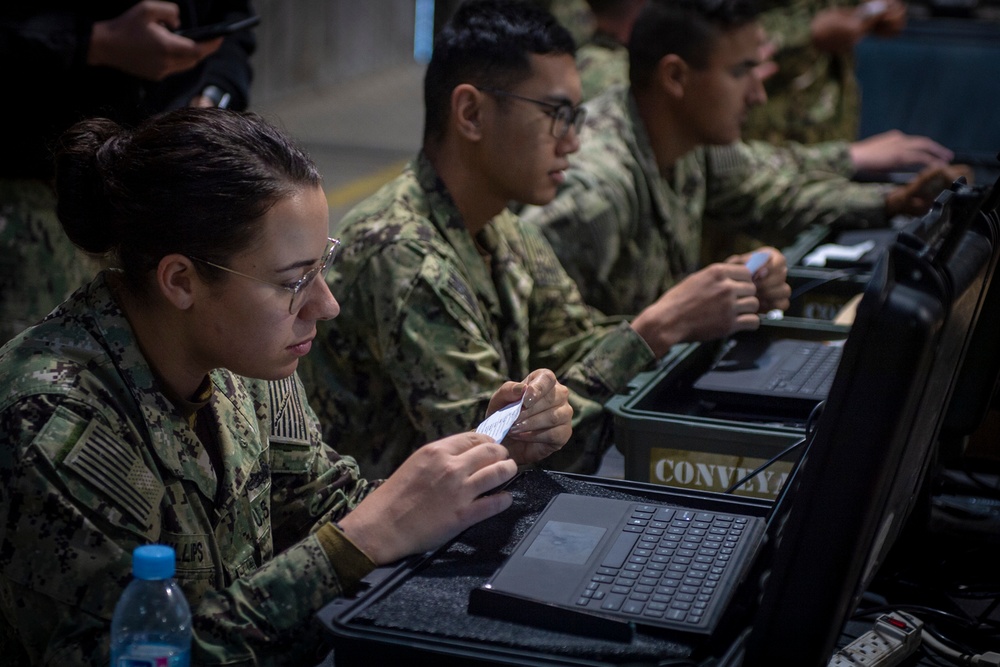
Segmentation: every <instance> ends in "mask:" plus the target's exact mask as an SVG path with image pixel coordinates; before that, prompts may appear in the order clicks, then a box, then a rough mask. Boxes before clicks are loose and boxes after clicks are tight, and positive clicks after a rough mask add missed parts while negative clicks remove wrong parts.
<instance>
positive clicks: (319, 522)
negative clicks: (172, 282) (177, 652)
mask: <svg viewBox="0 0 1000 667" xmlns="http://www.w3.org/2000/svg"><path fill="white" fill-rule="evenodd" d="M210 379H211V392H210V396H208V397H207V400H206V403H205V404H204V405H203V406H201V408H200V409H198V410H197V412H194V413H193V414H194V417H193V419H197V420H207V421H205V422H204V423H203V424H201V425H200V426H199V427H197V431H198V432H199V433H204V432H206V429H207V430H208V431H210V432H212V436H211V437H212V438H213V439H214V440H215V441H216V445H217V448H216V449H215V450H214V451H216V452H218V454H217V456H216V458H217V459H219V461H220V462H219V463H217V464H216V465H213V464H212V462H211V460H212V459H211V457H210V454H209V450H208V449H207V448H206V447H205V446H204V445H203V444H202V441H201V440H199V437H198V435H197V434H196V428H195V427H193V426H192V421H193V419H192V418H189V417H185V416H184V415H182V413H181V411H180V410H179V409H178V408H176V407H175V406H174V404H173V403H171V402H170V400H169V399H168V398H167V397H166V396H165V395H164V394H163V393H161V392H160V391H159V390H158V389H157V384H158V381H157V380H156V379H155V377H154V375H153V373H152V372H151V370H150V368H149V366H148V365H147V363H146V362H145V360H144V358H143V357H142V355H141V352H140V350H139V347H138V345H137V343H136V340H135V338H134V336H133V333H132V331H131V328H130V327H129V324H128V322H127V320H126V319H125V317H124V315H123V314H122V312H121V310H120V309H119V307H118V306H117V304H116V303H115V301H114V299H113V298H112V296H111V293H110V290H109V288H108V286H107V285H106V283H105V279H104V274H101V275H99V276H98V278H97V279H95V280H94V281H93V282H92V283H91V284H90V285H88V286H85V287H83V288H81V289H80V290H78V291H77V292H76V293H75V294H74V295H73V296H72V297H71V298H70V299H69V300H68V301H67V302H66V303H64V304H63V305H62V306H61V307H60V308H59V309H57V310H56V311H55V312H54V313H53V314H52V315H51V316H50V317H49V318H48V319H46V320H45V321H43V322H42V323H40V324H39V325H37V326H35V327H33V328H30V329H28V330H27V331H25V332H24V333H22V334H21V335H19V336H18V337H17V338H15V339H14V340H12V341H10V342H9V343H8V344H7V345H6V346H5V347H4V348H3V349H2V350H0V387H2V388H3V391H2V397H0V443H2V445H0V607H2V609H3V616H4V617H5V619H6V624H7V625H8V627H7V628H6V630H7V631H8V632H9V631H10V630H11V629H13V630H14V631H15V632H16V634H17V635H18V637H19V640H20V644H21V647H22V648H23V649H24V650H25V651H26V653H27V657H28V659H29V660H30V661H31V663H32V664H53V665H64V664H72V665H81V664H88V665H107V664H108V660H109V653H108V647H109V642H108V638H109V637H108V635H109V629H110V622H111V617H112V612H113V610H114V606H115V603H116V602H117V600H118V598H119V596H120V595H121V592H122V590H123V589H124V587H125V586H126V585H127V584H128V583H129V581H130V580H131V555H132V550H133V548H134V547H136V546H137V545H139V544H145V543H151V542H156V543H162V544H168V545H170V546H172V547H174V549H175V551H176V555H177V573H176V579H177V580H178V582H179V583H180V585H181V587H182V588H183V590H184V594H185V596H186V598H187V600H188V602H189V603H190V605H191V609H192V613H193V616H194V628H195V642H194V646H193V647H192V664H199V665H201V664H217V663H224V664H227V665H244V664H246V665H250V664H253V665H257V664H281V663H285V664H314V663H309V662H308V660H310V659H313V657H311V656H308V655H303V654H304V653H305V654H308V653H309V652H315V651H316V649H317V647H318V637H317V636H314V635H312V634H311V633H314V632H315V631H314V630H312V629H309V626H310V621H311V619H312V616H313V615H314V613H315V612H316V611H317V610H318V609H319V608H320V607H321V606H322V605H323V604H325V603H326V602H328V601H329V600H330V599H332V598H334V597H336V596H338V595H340V594H341V592H342V590H343V589H344V588H345V587H346V586H350V585H353V584H354V583H355V582H356V581H357V579H359V578H360V577H361V576H363V575H364V574H365V573H366V572H367V570H366V569H365V567H364V565H363V563H364V562H365V561H367V559H366V558H365V557H364V556H363V554H360V552H358V551H357V550H356V549H355V548H354V547H353V546H348V547H347V549H346V551H345V547H344V544H343V543H344V542H346V538H344V537H343V536H342V534H341V533H339V531H337V530H336V529H335V528H334V527H333V526H332V525H331V524H330V523H329V522H330V521H331V520H333V519H337V518H339V517H340V516H342V515H343V514H344V513H345V512H347V511H348V510H349V509H350V508H352V507H354V506H355V505H356V504H357V503H358V502H359V501H360V500H361V499H362V498H363V497H364V496H365V495H366V494H367V493H368V491H369V490H370V489H371V488H373V485H370V484H369V483H368V482H366V481H365V480H363V479H361V478H360V477H359V475H358V469H357V466H356V465H355V463H354V462H353V461H352V460H350V459H349V458H340V457H339V456H338V455H337V454H336V453H335V452H333V451H332V450H331V449H330V448H328V447H327V446H326V445H325V444H324V443H323V442H322V441H321V440H320V435H319V429H318V425H317V423H316V419H315V415H314V414H313V413H312V411H311V410H310V409H309V406H308V404H307V403H306V402H305V401H304V400H303V396H304V392H303V390H302V387H301V384H300V383H299V382H298V380H297V379H296V378H295V376H292V377H291V378H287V379H285V380H282V381H278V382H264V381H260V380H249V379H246V378H241V377H238V376H235V375H233V374H231V373H229V372H227V371H222V370H216V371H213V372H212V373H211V374H210ZM206 386H208V384H207V383H206ZM213 453H214V452H213ZM217 466H218V468H217ZM217 469H218V471H219V472H220V473H221V474H218V475H217V472H216V471H217ZM338 536H339V537H338ZM331 545H332V546H331ZM347 545H350V543H349V542H347ZM351 549H353V552H351V551H350V550H351ZM331 553H336V554H341V553H347V555H348V558H347V560H346V561H345V562H342V563H338V564H337V566H333V565H331V561H330V555H329V554H331ZM359 556H360V558H359ZM370 567H371V566H369V567H368V568H367V569H370ZM310 640H311V641H310Z"/></svg>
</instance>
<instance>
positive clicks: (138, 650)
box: [114, 644, 191, 667]
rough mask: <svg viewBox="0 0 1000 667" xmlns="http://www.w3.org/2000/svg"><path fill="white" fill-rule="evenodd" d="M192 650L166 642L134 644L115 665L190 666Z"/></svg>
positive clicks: (118, 666)
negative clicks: (169, 644)
mask: <svg viewBox="0 0 1000 667" xmlns="http://www.w3.org/2000/svg"><path fill="white" fill-rule="evenodd" d="M190 657H191V652H190V651H189V650H187V649H180V648H177V647H176V646H168V645H166V644H132V645H130V646H128V647H127V648H126V649H125V650H124V651H123V652H122V653H121V655H119V656H118V659H117V660H116V661H115V663H114V667H188V665H189V664H190Z"/></svg>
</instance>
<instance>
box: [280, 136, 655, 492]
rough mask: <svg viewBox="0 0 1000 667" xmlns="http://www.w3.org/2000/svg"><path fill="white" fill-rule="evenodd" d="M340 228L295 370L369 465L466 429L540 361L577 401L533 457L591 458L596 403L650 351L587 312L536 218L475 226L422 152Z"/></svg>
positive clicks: (604, 438)
mask: <svg viewBox="0 0 1000 667" xmlns="http://www.w3.org/2000/svg"><path fill="white" fill-rule="evenodd" d="M341 238H342V241H343V248H344V250H343V252H342V254H341V257H340V258H339V259H338V260H337V262H338V263H337V264H335V265H334V269H335V271H334V273H333V274H332V275H331V278H330V284H331V289H332V291H333V293H334V295H336V297H337V299H338V300H340V303H341V306H342V310H341V313H340V316H339V317H337V318H336V319H334V320H330V321H327V322H320V323H319V335H318V337H317V341H316V342H317V345H315V346H314V347H313V350H312V352H311V353H310V354H309V355H307V357H305V358H304V359H303V360H302V365H301V366H300V374H301V376H302V380H303V382H304V383H305V385H306V388H307V390H308V391H309V397H310V401H311V403H312V405H313V407H314V408H316V410H317V412H318V413H319V415H320V416H321V418H322V420H323V421H324V422H325V421H326V419H327V418H329V419H330V420H331V422H330V423H331V424H333V426H332V428H333V430H334V431H335V432H337V433H338V434H339V438H338V448H339V449H340V451H341V452H343V453H345V454H350V455H352V456H354V457H356V458H357V460H358V462H359V464H360V465H361V470H362V471H363V472H364V473H365V474H368V475H373V476H382V475H384V474H386V473H388V472H389V471H391V470H393V469H395V468H396V467H397V466H398V465H399V464H400V463H401V462H402V461H403V460H404V459H405V458H406V457H407V456H408V455H409V454H410V453H411V452H412V451H413V450H414V449H415V448H417V447H419V446H420V445H422V444H423V443H425V442H428V441H431V440H434V439H437V438H440V437H442V436H445V435H448V434H451V433H455V432H460V431H467V430H472V429H474V428H475V427H476V425H477V424H478V423H479V421H481V420H482V419H483V418H484V416H485V414H486V408H487V404H488V403H489V400H490V397H491V396H492V395H493V393H494V392H495V391H496V390H497V389H498V388H499V387H500V385H501V384H502V383H503V382H505V381H507V380H510V379H514V380H521V379H523V378H524V377H525V376H526V375H527V374H528V373H529V372H530V371H531V370H533V369H537V368H549V369H551V370H552V371H553V372H554V373H555V374H556V375H557V376H558V377H559V378H560V380H561V382H563V383H564V384H565V385H566V386H567V387H569V389H570V391H571V398H570V402H571V404H572V406H573V410H574V415H573V427H574V430H573V436H572V439H571V440H570V442H569V443H568V444H567V445H566V446H565V447H563V449H562V450H561V451H559V452H557V453H556V454H554V455H553V456H551V457H549V458H548V459H546V460H545V461H543V462H542V463H543V464H544V465H546V466H549V467H553V468H559V469H563V470H572V471H578V472H593V471H594V470H596V469H597V467H598V464H599V462H600V456H601V454H602V453H603V452H604V451H605V450H606V448H607V446H608V444H609V443H610V439H609V438H610V426H611V424H610V421H609V419H608V418H607V417H606V416H605V415H604V414H603V403H604V402H605V400H607V399H608V398H609V397H610V396H611V395H612V394H613V393H614V392H616V391H618V390H620V389H622V388H623V387H624V386H625V384H626V382H627V381H628V380H629V379H631V378H632V377H633V376H634V375H635V374H636V373H637V372H638V371H640V370H642V369H643V368H644V367H645V366H646V365H647V364H648V363H650V362H651V361H653V354H652V351H651V350H650V349H649V347H648V346H647V345H646V343H645V342H644V341H643V340H642V339H641V338H640V337H639V336H638V334H636V333H635V331H634V330H632V329H631V327H629V326H628V324H627V323H625V322H621V321H617V320H616V321H615V322H614V323H611V322H601V323H595V321H594V319H593V316H592V314H591V312H590V311H589V310H588V308H587V307H586V306H585V305H584V303H583V301H582V300H581V298H580V293H579V292H578V291H577V289H576V286H575V285H574V284H573V281H572V280H571V279H570V278H569V276H567V275H566V273H565V272H564V271H563V270H562V268H561V267H560V266H559V262H558V260H557V259H556V257H555V255H553V253H552V249H551V248H550V247H549V245H548V244H547V243H546V242H545V239H544V238H542V236H541V234H539V233H538V231H537V229H535V228H532V227H527V226H525V225H523V224H522V223H521V222H520V220H519V219H518V218H517V217H516V216H515V215H513V214H512V213H511V212H509V211H504V212H503V213H501V214H500V215H498V216H497V217H496V218H494V219H493V220H492V221H491V222H490V223H489V224H487V225H486V227H485V228H484V230H483V231H482V232H481V233H480V234H479V235H477V237H476V238H475V239H473V237H472V235H470V234H469V231H468V229H467V228H466V226H465V223H464V222H463V220H462V219H461V217H460V214H459V212H458V210H457V208H456V207H455V204H454V202H453V200H452V199H451V196H450V195H449V194H448V192H447V191H446V190H445V188H444V184H443V183H442V182H441V181H440V179H439V178H438V177H437V174H436V173H435V171H434V169H433V167H432V166H431V164H430V162H429V160H428V159H427V158H426V156H423V155H420V156H419V157H418V158H417V160H416V161H415V162H413V163H411V164H410V165H409V166H408V167H407V168H406V169H405V170H404V172H403V173H402V175H400V176H399V177H397V178H396V179H395V180H394V181H392V182H390V183H388V184H387V185H386V186H384V187H383V188H382V189H381V190H380V191H379V192H377V193H376V194H374V195H373V196H372V197H370V198H369V199H367V200H366V201H364V202H362V203H361V204H359V205H358V206H357V207H356V208H355V209H354V210H353V211H352V212H351V213H349V214H348V215H347V217H346V218H345V220H344V225H343V230H342V236H341ZM477 246H478V247H477ZM387 415H396V418H395V420H394V421H387V419H386V416H387Z"/></svg>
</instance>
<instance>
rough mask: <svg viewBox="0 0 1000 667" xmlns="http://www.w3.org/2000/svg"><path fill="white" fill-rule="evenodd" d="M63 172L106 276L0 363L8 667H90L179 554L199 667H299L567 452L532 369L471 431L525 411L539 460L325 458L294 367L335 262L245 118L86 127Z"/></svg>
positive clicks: (548, 385)
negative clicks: (382, 569) (324, 622)
mask: <svg viewBox="0 0 1000 667" xmlns="http://www.w3.org/2000/svg"><path fill="white" fill-rule="evenodd" d="M56 164H57V173H56V183H57V193H58V213H59V218H60V220H61V222H62V224H63V226H64V228H65V231H66V233H67V235H68V236H69V237H70V238H71V239H72V240H73V241H74V243H76V244H78V245H79V246H81V247H82V248H84V249H85V250H87V251H89V252H93V253H99V254H102V255H105V256H106V257H107V258H108V263H109V265H110V267H111V268H110V269H108V270H106V271H103V272H101V273H99V274H98V275H97V277H96V278H94V279H93V281H92V282H90V283H89V284H88V285H85V286H83V287H81V288H80V289H79V290H78V291H77V292H76V293H75V294H74V295H73V296H71V297H70V298H69V299H68V300H67V301H65V302H64V303H63V304H62V305H61V306H59V307H58V308H57V309H56V310H55V311H54V312H53V313H52V314H51V315H50V316H49V317H48V318H46V319H45V320H44V321H42V322H41V323H39V324H37V325H35V326H32V327H29V328H28V329H26V330H25V331H23V332H22V333H20V334H19V335H18V336H17V337H15V338H14V339H13V340H11V341H9V342H8V343H7V344H6V345H5V346H3V347H2V348H0V611H2V614H0V630H2V632H0V635H6V637H7V640H8V643H7V645H6V646H5V647H4V648H5V650H4V653H3V655H4V660H5V661H8V663H9V664H46V665H49V664H60V665H64V664H71V665H93V666H95V667H98V666H103V665H107V664H108V660H109V653H108V649H109V626H110V622H111V618H112V613H113V610H114V606H115V603H116V601H117V600H118V598H119V596H120V595H121V593H122V591H123V589H124V588H125V586H126V585H127V584H128V582H129V580H130V578H131V577H130V571H131V570H130V563H131V554H132V551H133V549H134V548H135V547H136V546H137V545H140V544H146V543H161V544H166V545H169V546H171V547H173V548H174V550H175V552H176V555H177V570H176V575H175V578H176V579H177V581H178V582H179V584H180V585H181V587H182V589H183V591H184V595H185V597H186V599H187V601H188V602H189V604H190V605H191V608H192V610H193V618H194V620H193V628H194V643H193V647H192V658H191V664H193V665H204V664H247V665H249V664H254V665H257V664H268V665H271V664H287V665H311V664H316V663H318V662H319V660H320V658H321V657H322V656H321V655H318V654H317V651H319V650H320V649H321V647H322V646H323V644H324V642H322V641H321V639H320V636H319V635H318V634H317V629H316V628H315V627H314V626H313V625H312V623H311V621H312V618H313V615H314V614H315V613H316V612H317V611H318V610H319V609H320V608H321V607H322V606H323V605H324V604H326V603H327V602H329V601H330V600H331V599H333V598H335V597H337V596H339V595H341V594H343V593H344V592H346V591H350V590H352V589H354V588H355V587H356V585H357V584H358V582H359V580H360V579H361V578H362V577H363V576H365V575H366V574H367V573H368V572H369V571H371V570H372V569H373V568H374V567H376V566H377V565H383V564H388V563H391V562H393V561H396V560H398V559H399V558H401V557H403V556H406V555H409V554H416V553H422V552H424V551H427V550H429V549H433V548H436V547H437V546H439V545H440V544H442V543H444V542H445V541H446V540H448V539H450V538H451V537H453V536H454V535H457V534H458V533H459V532H460V531H462V530H463V529H465V528H466V527H468V526H470V525H472V524H474V523H476V522H477V521H479V520H481V519H484V518H486V517H489V516H492V515H494V514H496V513H498V512H500V511H503V510H504V509H505V508H506V507H508V506H509V505H510V503H511V497H510V495H509V494H508V493H506V492H503V491H500V492H497V493H493V494H487V492H488V491H491V490H493V489H495V488H496V487H497V486H498V485H500V484H502V483H504V482H505V481H507V480H509V479H510V478H511V477H512V476H513V475H514V474H515V472H516V470H517V466H518V465H519V464H530V463H533V462H535V461H537V460H538V459H539V458H541V457H543V456H545V455H546V454H548V453H549V452H552V451H555V450H557V449H558V448H559V447H560V446H561V445H562V444H563V443H564V442H565V441H566V440H567V439H568V437H569V433H570V415H571V409H570V407H569V405H568V403H567V394H568V392H567V391H566V388H565V387H562V386H561V385H559V384H558V383H557V382H556V380H555V376H554V375H553V374H552V373H551V372H549V371H539V372H537V373H536V374H535V375H534V377H533V378H532V379H531V380H530V381H528V382H526V383H514V382H508V383H503V384H502V386H500V388H499V390H497V391H495V392H494V393H493V395H492V397H491V399H490V406H489V408H488V409H487V412H492V411H495V410H497V409H498V408H500V407H503V406H505V405H507V404H509V403H511V402H515V401H519V400H522V399H523V401H524V405H525V407H524V408H523V409H522V411H521V415H520V417H519V421H520V423H521V424H522V425H523V427H524V428H526V429H528V430H530V431H533V432H534V433H536V434H537V437H536V439H535V441H534V442H533V443H532V446H524V447H517V446H512V447H510V448H508V447H504V446H503V445H500V444H497V443H495V442H494V441H493V439H492V438H491V437H490V436H488V435H481V434H478V433H458V434H451V435H449V437H445V438H442V439H440V440H437V441H435V442H432V443H430V444H428V445H426V446H424V447H421V448H420V449H418V450H417V451H415V452H414V453H413V455H412V456H411V457H409V458H408V459H407V460H406V462H404V463H403V464H402V465H401V466H400V468H399V470H398V471H397V472H396V473H395V474H393V475H392V476H391V477H389V478H388V479H385V480H370V479H365V478H363V477H362V476H361V475H360V474H359V471H358V467H357V465H356V463H355V462H354V461H353V460H352V459H350V458H349V457H342V456H341V455H340V454H338V453H337V452H336V451H335V450H334V449H333V448H331V447H330V446H329V445H327V444H326V443H325V442H324V441H323V440H322V439H321V436H320V427H319V424H318V423H317V421H316V417H315V414H314V413H313V411H312V410H311V409H310V407H309V404H308V403H307V402H306V399H305V393H304V391H303V388H302V385H301V383H300V382H299V380H298V378H297V376H296V375H295V370H296V367H297V365H298V364H299V361H300V360H301V359H302V357H303V356H304V355H306V354H307V353H308V352H309V348H310V346H311V345H312V341H313V339H314V337H315V335H316V324H317V322H318V321H324V320H327V319H330V318H334V317H336V316H337V314H338V312H339V310H340V306H339V304H338V303H337V301H336V299H335V298H334V296H333V295H332V294H331V293H330V290H329V288H328V287H327V285H326V282H325V280H324V277H325V275H326V272H327V271H328V269H329V268H330V266H331V264H332V263H333V261H334V258H335V256H336V254H337V250H338V248H339V243H338V242H337V241H336V240H334V239H330V238H328V228H329V227H328V226H329V220H328V217H329V210H328V207H327V203H326V198H325V195H324V192H323V188H322V184H321V180H320V175H319V173H318V172H317V170H316V168H315V166H314V164H313V163H312V162H311V161H310V160H309V158H308V157H307V156H306V155H305V154H304V153H303V152H302V151H301V150H299V149H298V148H296V147H295V146H294V145H293V144H292V143H291V142H290V141H289V140H288V138H287V137H286V136H285V135H283V134H282V133H281V132H280V131H278V130H277V129H275V128H274V127H273V126H272V125H270V124H269V123H267V122H265V121H263V120H262V119H261V118H260V117H258V116H256V115H254V114H249V113H240V112H235V111H230V110H220V109H194V108H182V109H178V110H174V111H171V112H167V113H165V114H163V115H158V116H154V117H152V118H150V119H148V120H147V121H145V122H143V123H142V124H140V125H139V126H138V128H136V129H134V130H129V129H125V128H122V127H121V126H120V125H118V124H116V123H114V122H113V121H111V120H108V119H91V120H87V121H82V122H81V123H79V124H77V125H75V126H73V127H72V128H71V129H70V130H69V131H68V132H67V133H66V134H65V135H64V136H63V138H62V139H61V142H60V147H59V151H58V155H57V158H56ZM388 418H389V415H388V414H386V415H383V417H382V420H383V421H385V420H387V419H388Z"/></svg>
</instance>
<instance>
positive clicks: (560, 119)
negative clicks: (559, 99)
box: [479, 88, 587, 139]
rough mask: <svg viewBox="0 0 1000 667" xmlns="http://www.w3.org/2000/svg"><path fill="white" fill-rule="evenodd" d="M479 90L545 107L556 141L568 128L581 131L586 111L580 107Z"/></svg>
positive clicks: (492, 89) (487, 89)
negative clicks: (550, 118) (550, 119)
mask: <svg viewBox="0 0 1000 667" xmlns="http://www.w3.org/2000/svg"><path fill="white" fill-rule="evenodd" d="M479 90H481V91H483V92H484V93H487V94H489V95H497V96H499V97H513V98H514V99H518V100H524V101H525V102H531V103H533V104H537V105H539V106H543V107H547V108H548V109H549V110H550V111H549V112H548V115H549V116H551V117H552V128H551V130H550V131H551V132H552V136H553V137H555V138H556V139H562V138H563V137H565V136H566V135H567V134H568V133H569V128H571V127H572V128H573V129H574V130H576V133H577V134H579V133H580V130H581V129H583V121H584V120H585V119H586V117H587V110H586V109H584V108H583V107H582V106H573V105H572V104H566V103H562V104H555V103H554V102H546V101H545V100H536V99H533V98H530V97H525V96H523V95H517V94H515V93H509V92H507V91H506V90H496V89H495V88H480V89H479Z"/></svg>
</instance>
